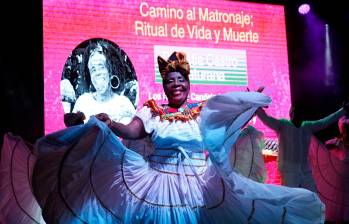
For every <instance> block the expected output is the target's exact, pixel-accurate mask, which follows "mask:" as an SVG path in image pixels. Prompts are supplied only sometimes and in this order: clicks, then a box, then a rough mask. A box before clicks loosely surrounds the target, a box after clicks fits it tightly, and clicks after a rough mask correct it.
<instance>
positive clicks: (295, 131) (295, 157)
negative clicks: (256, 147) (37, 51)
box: [257, 109, 344, 192]
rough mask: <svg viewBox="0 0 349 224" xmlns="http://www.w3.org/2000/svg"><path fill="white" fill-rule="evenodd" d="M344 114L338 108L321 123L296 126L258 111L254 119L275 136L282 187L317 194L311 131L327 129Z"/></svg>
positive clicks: (310, 122) (312, 122)
mask: <svg viewBox="0 0 349 224" xmlns="http://www.w3.org/2000/svg"><path fill="white" fill-rule="evenodd" d="M343 114H344V111H343V109H340V110H338V111H336V112H335V113H333V114H331V115H329V116H327V117H325V118H323V119H320V120H316V121H303V122H302V124H301V126H300V127H296V126H294V124H293V123H292V122H291V121H289V120H286V119H275V118H273V117H271V116H269V115H267V114H266V113H265V111H264V110H258V112H257V116H258V117H259V118H260V119H261V120H262V122H263V123H264V124H265V125H267V126H268V127H270V128H271V129H273V130H274V131H275V132H276V133H277V135H278V140H279V151H278V169H279V171H280V174H281V181H282V184H283V185H285V186H289V187H304V188H307V189H309V190H311V191H314V192H316V186H315V182H314V180H313V178H312V173H311V167H310V164H309V159H308V153H309V146H310V140H311V137H312V135H313V133H314V132H317V131H320V130H321V129H324V128H326V127H328V126H329V125H331V124H332V123H334V122H335V121H337V120H338V119H339V118H340V117H341V116H342V115H343Z"/></svg>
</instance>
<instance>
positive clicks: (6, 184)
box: [0, 133, 45, 224]
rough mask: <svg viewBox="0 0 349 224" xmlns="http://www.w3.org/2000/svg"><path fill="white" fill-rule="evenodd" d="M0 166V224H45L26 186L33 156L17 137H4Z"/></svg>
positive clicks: (31, 168) (28, 183)
mask: <svg viewBox="0 0 349 224" xmlns="http://www.w3.org/2000/svg"><path fill="white" fill-rule="evenodd" d="M3 139H4V141H3V145H2V150H1V163H0V223H3V224H6V223H9V224H10V223H18V224H22V223H23V224H24V223H36V224H38V223H41V224H43V223H45V221H44V219H43V217H42V216H41V208H40V207H39V205H38V203H37V201H36V199H35V197H34V194H33V192H32V188H31V186H30V184H31V181H30V178H31V175H32V173H33V168H34V164H35V161H36V155H35V154H34V153H33V152H32V150H31V149H30V148H29V147H28V145H27V144H26V142H25V141H24V140H23V139H22V138H21V137H19V136H15V135H13V134H11V133H6V134H5V135H4V138H3Z"/></svg>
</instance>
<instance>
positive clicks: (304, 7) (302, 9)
mask: <svg viewBox="0 0 349 224" xmlns="http://www.w3.org/2000/svg"><path fill="white" fill-rule="evenodd" d="M309 11H310V5H309V4H302V5H300V6H299V7H298V12H299V13H300V14H302V15H305V14H307V13H308V12H309Z"/></svg>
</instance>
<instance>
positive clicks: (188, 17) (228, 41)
mask: <svg viewBox="0 0 349 224" xmlns="http://www.w3.org/2000/svg"><path fill="white" fill-rule="evenodd" d="M43 15H44V18H43V27H44V79H45V80H44V84H45V86H44V88H45V89H44V90H45V93H44V96H45V132H46V133H51V132H53V131H57V130H59V129H61V128H64V127H65V126H64V122H63V115H64V113H67V112H70V111H72V108H71V107H70V106H71V105H72V103H74V100H75V99H65V97H62V95H64V94H62V91H66V92H67V91H69V90H66V89H63V90H62V85H63V83H62V81H63V80H64V79H66V80H68V81H69V82H70V84H71V85H72V86H73V89H74V91H75V95H76V97H78V96H79V94H82V93H83V92H84V91H88V89H87V88H85V89H83V88H80V90H79V91H80V92H79V91H78V87H82V85H80V84H81V83H80V84H79V75H80V74H79V69H78V67H79V64H80V63H81V61H82V60H83V59H81V56H82V53H81V52H79V51H80V50H83V49H84V47H86V46H85V45H86V42H87V41H88V40H90V39H103V40H106V41H108V42H111V43H114V44H115V45H116V46H117V47H118V48H119V50H120V51H121V52H122V57H123V58H124V61H125V60H126V61H127V62H126V63H127V68H128V70H129V77H131V78H130V79H129V80H131V82H132V79H133V81H135V80H136V84H137V86H135V87H136V88H134V89H135V90H136V94H134V95H133V96H132V97H133V99H132V100H133V101H132V102H133V104H134V106H135V107H138V108H140V107H141V106H142V104H143V102H144V101H146V100H147V99H149V98H153V99H155V100H159V101H164V100H165V97H164V94H163V92H162V84H161V78H160V74H159V72H158V67H157V61H156V57H157V56H158V55H161V56H162V57H163V58H166V59H167V58H168V57H169V56H170V54H171V53H172V52H173V51H183V52H185V53H186V54H187V58H188V61H189V62H190V65H191V74H190V80H191V84H192V86H191V92H190V95H189V100H190V101H200V100H205V99H207V98H208V97H210V96H212V95H215V94H220V93H224V92H228V91H245V90H246V88H247V87H248V88H250V89H251V90H255V89H256V88H258V87H259V86H261V85H263V86H265V87H266V89H265V90H264V92H265V93H266V94H267V95H270V96H271V97H272V99H273V103H272V105H271V106H270V107H269V108H268V109H267V110H268V113H270V114H271V115H273V116H275V117H287V116H288V110H289V107H290V85H289V70H288V57H287V40H286V29H285V15H284V7H283V6H282V5H272V4H261V3H248V2H235V1H223V0H217V1H210V0H200V1H199V0H194V1H182V0H171V1H153V0H143V1H141V0H124V1H118V0H97V1H87V0H80V1H71V0H60V1H49V0H44V1H43ZM80 81H81V80H80ZM133 83H135V82H133ZM68 84H69V83H68ZM69 100H70V101H69ZM252 121H253V122H254V124H253V125H254V126H255V127H256V128H257V129H259V130H261V131H263V132H264V134H265V137H267V138H275V134H274V132H273V131H271V130H270V129H268V128H266V127H265V126H264V125H263V124H262V123H261V122H260V121H259V120H258V119H257V120H252Z"/></svg>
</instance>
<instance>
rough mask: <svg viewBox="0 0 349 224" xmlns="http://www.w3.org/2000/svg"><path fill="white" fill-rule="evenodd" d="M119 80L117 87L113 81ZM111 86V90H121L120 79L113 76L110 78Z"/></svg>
mask: <svg viewBox="0 0 349 224" xmlns="http://www.w3.org/2000/svg"><path fill="white" fill-rule="evenodd" d="M115 79H116V80H118V81H117V82H118V84H117V85H115V81H113V80H115ZM110 85H111V88H112V89H117V88H119V86H120V79H119V77H117V76H116V75H112V76H111V77H110Z"/></svg>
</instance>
